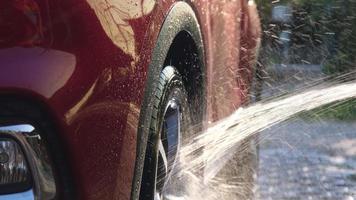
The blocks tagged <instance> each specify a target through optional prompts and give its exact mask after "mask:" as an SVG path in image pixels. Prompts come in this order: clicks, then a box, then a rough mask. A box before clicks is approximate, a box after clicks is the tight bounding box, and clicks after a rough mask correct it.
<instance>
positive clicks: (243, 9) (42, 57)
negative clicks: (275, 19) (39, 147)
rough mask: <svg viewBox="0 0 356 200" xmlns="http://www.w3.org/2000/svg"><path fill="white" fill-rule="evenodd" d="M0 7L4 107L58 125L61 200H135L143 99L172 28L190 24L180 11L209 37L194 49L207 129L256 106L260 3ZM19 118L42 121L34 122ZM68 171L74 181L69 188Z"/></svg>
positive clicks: (10, 0)
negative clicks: (252, 102) (251, 94)
mask: <svg viewBox="0 0 356 200" xmlns="http://www.w3.org/2000/svg"><path fill="white" fill-rule="evenodd" d="M1 4H2V6H1V8H0V98H1V99H3V100H2V101H1V102H8V103H9V104H14V105H13V106H14V107H18V108H22V105H25V104H28V106H27V107H26V106H23V108H25V110H24V111H23V112H22V113H23V114H24V115H26V116H31V112H32V111H30V110H32V108H33V109H34V110H35V109H37V110H40V111H41V113H40V114H39V115H41V119H43V120H44V121H47V122H48V123H50V124H51V127H53V128H52V129H51V130H52V132H51V133H48V134H55V135H56V136H55V137H54V138H55V139H52V140H53V141H52V142H51V141H49V142H48V143H49V146H50V147H49V149H52V147H51V146H52V144H54V143H56V145H54V146H56V147H55V148H53V149H54V150H50V152H51V154H52V155H51V156H52V157H53V160H56V159H57V157H58V155H53V154H61V156H60V157H62V158H63V160H64V161H63V162H62V165H61V166H56V165H58V163H60V162H57V161H53V162H54V163H55V164H54V168H55V169H54V171H55V172H56V174H57V177H61V178H59V179H63V180H61V181H59V182H61V183H58V184H59V185H58V186H57V187H58V189H57V193H58V196H59V198H62V199H67V198H68V197H69V196H71V197H73V196H74V197H75V199H85V200H94V199H100V200H109V199H110V200H111V199H130V198H133V199H134V198H135V194H134V193H135V191H136V192H137V190H138V189H139V187H138V186H137V184H136V181H137V180H139V178H137V177H138V176H139V175H138V174H140V173H139V172H138V171H140V170H139V169H140V165H142V162H140V158H141V157H142V155H141V154H142V152H141V151H140V145H142V143H143V142H144V140H145V139H144V138H145V137H144V136H142V135H140V134H139V131H138V130H139V129H140V126H141V123H142V120H144V119H142V118H144V117H142V115H143V114H144V113H143V112H148V111H147V109H149V106H148V103H147V102H148V101H147V100H145V98H146V97H147V96H149V94H146V93H147V84H149V82H150V81H149V76H150V73H151V72H152V71H150V68H152V67H154V66H152V65H153V64H152V63H154V60H157V57H160V56H162V55H164V53H162V55H160V53H159V52H158V53H157V52H156V53H155V51H156V50H157V48H158V47H161V48H162V46H167V48H168V47H169V46H170V45H171V44H169V43H170V42H169V41H162V40H160V38H161V37H162V35H165V33H164V32H162V31H163V30H165V29H164V27H165V26H166V27H167V30H168V29H169V26H172V27H173V28H172V29H175V28H174V27H177V26H176V25H177V24H179V23H180V22H179V20H181V21H184V20H185V19H179V18H178V19H177V18H174V17H173V18H172V19H171V20H172V21H169V20H167V19H168V18H169V16H170V15H171V13H173V12H174V10H175V8H176V7H177V6H178V7H179V6H181V7H182V8H185V7H187V6H189V7H190V8H191V10H192V11H193V12H194V15H195V17H196V21H197V24H194V25H193V26H195V28H194V29H195V30H198V33H197V35H198V36H199V37H201V41H195V42H196V44H197V46H198V47H197V48H198V49H199V52H198V55H197V57H198V59H199V60H200V61H199V63H200V65H202V66H199V67H201V69H200V71H201V73H202V75H201V77H202V78H201V81H202V83H201V84H203V85H204V87H203V88H204V92H202V93H201V94H200V95H199V98H201V99H200V100H199V101H203V102H201V103H202V104H204V105H206V106H202V107H203V108H204V110H203V111H201V113H202V115H203V116H202V119H201V121H202V122H203V128H204V127H207V126H209V123H210V122H214V121H217V120H219V119H221V118H223V117H225V116H227V115H229V114H230V113H232V112H233V111H234V110H235V109H236V108H238V107H239V106H241V105H242V104H243V103H244V102H246V101H247V100H248V90H249V87H250V83H251V80H252V76H253V65H254V61H255V58H256V52H257V48H258V44H259V40H260V24H259V19H258V14H257V9H256V6H255V5H254V3H253V1H252V0H250V1H245V0H238V1H228V0H212V1H210V0H194V1H191V2H190V1H188V2H176V1H174V0H165V1H163V0H157V1H156V0H143V1H142V0H132V1H128V0H53V1H47V0H16V1H15V0H1ZM183 4H184V5H183ZM182 5H183V6H182ZM178 10H179V9H178ZM177 13H179V12H177ZM177 15H178V16H179V14H177ZM193 17H194V16H193ZM188 18H190V17H188ZM174 20H178V22H175V21H174ZM187 20H188V21H189V20H190V19H187ZM182 23H183V24H184V22H182ZM164 24H166V25H164ZM181 27H183V29H184V27H185V26H181ZM177 31H184V30H178V29H177ZM187 32H188V33H189V31H187ZM173 39H174V38H173ZM173 39H172V40H171V41H173ZM153 79H154V78H153ZM187 81H188V82H189V81H190V80H187ZM197 96H198V95H197ZM200 96H202V97H200ZM197 98H198V97H197ZM27 108H29V109H27ZM0 112H1V111H0ZM18 113H20V114H19V115H21V112H18ZM0 115H1V113H0ZM19 119H21V120H19V121H21V122H23V121H25V122H26V123H31V124H41V123H42V122H41V121H37V122H34V121H31V120H32V119H33V118H31V117H28V118H26V117H19ZM24 119H25V120H24ZM12 120H13V122H12V121H11V120H5V121H6V123H10V124H11V123H18V121H17V118H16V117H14V119H12ZM26 120H28V121H26ZM48 140H51V139H48ZM57 143H58V144H57ZM57 146H58V148H57ZM141 160H142V159H141ZM62 168H65V169H66V170H64V169H62ZM62 173H67V174H66V177H67V178H65V180H64V178H63V177H64V176H65V175H63V174H62ZM66 181H69V182H71V183H66ZM68 185H70V186H68ZM65 192H68V193H70V194H69V195H68V196H66V195H64V194H63V193H65ZM62 194H63V195H62ZM136 196H137V195H136Z"/></svg>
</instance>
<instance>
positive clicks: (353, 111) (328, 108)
mask: <svg viewBox="0 0 356 200" xmlns="http://www.w3.org/2000/svg"><path fill="white" fill-rule="evenodd" d="M301 117H302V118H304V119H307V120H315V119H318V120H320V119H321V120H323V119H333V120H339V121H353V120H356V99H348V100H345V101H340V102H337V103H332V104H328V105H325V106H322V107H319V108H316V109H313V110H311V111H307V112H304V113H302V114H301Z"/></svg>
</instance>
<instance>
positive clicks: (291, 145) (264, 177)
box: [256, 65, 356, 200]
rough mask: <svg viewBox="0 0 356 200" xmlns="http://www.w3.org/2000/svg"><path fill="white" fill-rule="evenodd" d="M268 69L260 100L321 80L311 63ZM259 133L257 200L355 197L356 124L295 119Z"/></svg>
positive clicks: (347, 199)
mask: <svg viewBox="0 0 356 200" xmlns="http://www.w3.org/2000/svg"><path fill="white" fill-rule="evenodd" d="M310 70H311V71H310ZM267 71H268V72H267V75H266V77H265V80H264V82H263V85H262V87H261V89H262V90H261V91H259V92H260V98H261V99H262V100H263V99H267V98H271V97H273V96H277V95H281V94H283V93H288V92H292V91H296V90H298V89H301V88H303V87H307V86H308V85H314V84H315V83H318V82H322V79H323V77H324V75H323V74H322V72H321V67H319V66H314V65H313V66H307V65H293V66H284V65H283V66H282V65H280V66H279V65H278V66H275V67H274V68H272V69H268V70H267ZM260 135H261V136H262V137H261V138H263V139H262V142H261V143H260V145H259V158H260V160H259V168H258V176H257V179H256V199H258V200H269V199H273V200H299V199H300V200H304V199H306V200H309V199H318V200H319V199H320V200H324V199H325V200H326V199H327V200H354V199H356V121H347V122H345V121H340V120H334V119H319V120H310V119H309V120H307V119H303V118H302V117H296V118H294V119H291V120H289V121H287V122H285V123H283V124H278V125H275V126H274V127H271V128H269V129H268V130H265V131H263V132H262V133H260Z"/></svg>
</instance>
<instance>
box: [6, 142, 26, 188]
mask: <svg viewBox="0 0 356 200" xmlns="http://www.w3.org/2000/svg"><path fill="white" fill-rule="evenodd" d="M30 188H31V176H30V170H29V167H28V164H27V162H26V158H25V156H24V154H23V152H22V149H21V147H20V146H19V145H18V144H17V142H16V141H14V140H13V139H10V138H9V139H4V138H0V194H5V193H13V192H21V191H26V190H29V189H30Z"/></svg>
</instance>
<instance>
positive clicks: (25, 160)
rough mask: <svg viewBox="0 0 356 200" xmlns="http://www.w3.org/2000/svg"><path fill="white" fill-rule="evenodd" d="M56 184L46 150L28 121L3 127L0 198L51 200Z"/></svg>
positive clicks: (1, 134) (0, 148) (0, 199)
mask: <svg viewBox="0 0 356 200" xmlns="http://www.w3.org/2000/svg"><path fill="white" fill-rule="evenodd" d="M55 196H56V185H55V181H54V176H53V170H52V166H51V163H50V160H49V155H48V153H47V149H46V147H45V145H44V143H43V140H42V139H41V136H40V134H39V133H38V132H37V130H36V129H35V128H34V127H33V126H31V125H28V124H22V125H12V126H0V200H5V199H16V200H51V199H54V198H55Z"/></svg>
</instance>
